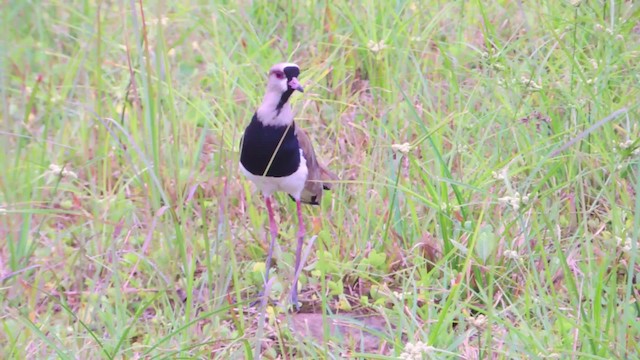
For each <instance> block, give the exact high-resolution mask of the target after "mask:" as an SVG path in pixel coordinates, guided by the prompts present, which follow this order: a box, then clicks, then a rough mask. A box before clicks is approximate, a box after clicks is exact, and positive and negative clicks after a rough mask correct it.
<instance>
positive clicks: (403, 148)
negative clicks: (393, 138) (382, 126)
mask: <svg viewBox="0 0 640 360" xmlns="http://www.w3.org/2000/svg"><path fill="white" fill-rule="evenodd" d="M391 150H393V151H395V152H399V153H401V154H405V155H406V154H408V153H409V151H411V144H409V143H403V144H393V145H391Z"/></svg>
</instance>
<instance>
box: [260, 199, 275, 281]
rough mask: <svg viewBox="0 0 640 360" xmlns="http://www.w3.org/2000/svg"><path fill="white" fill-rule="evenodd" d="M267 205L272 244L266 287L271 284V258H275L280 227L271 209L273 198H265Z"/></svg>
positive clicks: (268, 259) (266, 273)
mask: <svg viewBox="0 0 640 360" xmlns="http://www.w3.org/2000/svg"><path fill="white" fill-rule="evenodd" d="M265 203H266V205H267V211H268V212H269V230H270V232H271V242H270V243H269V251H268V252H267V261H266V263H265V273H264V286H267V282H269V269H270V268H271V257H272V256H273V248H274V246H275V244H276V237H277V236H278V226H277V225H276V219H275V216H274V214H273V208H272V207H271V196H266V197H265ZM263 290H264V288H263Z"/></svg>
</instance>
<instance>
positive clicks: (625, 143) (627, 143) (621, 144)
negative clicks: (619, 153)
mask: <svg viewBox="0 0 640 360" xmlns="http://www.w3.org/2000/svg"><path fill="white" fill-rule="evenodd" d="M631 145H633V141H631V139H627V140H626V141H622V142H619V143H618V147H620V149H627V148H629V146H631Z"/></svg>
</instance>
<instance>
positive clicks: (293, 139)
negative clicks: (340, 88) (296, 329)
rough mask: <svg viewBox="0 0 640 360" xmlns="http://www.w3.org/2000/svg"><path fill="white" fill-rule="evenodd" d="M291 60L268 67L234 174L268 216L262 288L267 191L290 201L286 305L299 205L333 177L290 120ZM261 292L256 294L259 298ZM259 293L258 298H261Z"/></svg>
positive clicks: (274, 231) (295, 84) (313, 200)
mask: <svg viewBox="0 0 640 360" xmlns="http://www.w3.org/2000/svg"><path fill="white" fill-rule="evenodd" d="M299 76H300V67H299V66H298V65H296V64H295V63H286V62H283V63H278V64H275V65H273V66H272V67H271V69H270V70H269V75H268V79H267V86H266V91H265V94H264V97H263V99H262V103H261V104H260V106H259V107H258V109H257V110H256V111H255V113H254V114H253V117H252V118H251V122H250V123H249V125H247V127H246V128H245V130H244V133H243V135H242V139H241V143H240V164H239V167H240V172H241V173H242V174H243V175H244V176H245V177H246V178H247V179H248V180H250V181H251V182H252V183H254V184H255V186H256V187H257V188H258V190H259V191H261V192H262V194H263V197H264V201H265V206H266V208H267V212H268V215H269V231H270V234H271V241H270V244H269V249H268V252H267V259H266V262H265V275H264V286H263V291H264V289H265V287H266V285H267V283H268V281H269V268H270V267H271V258H272V255H273V248H274V246H275V242H276V237H277V235H278V226H277V225H276V221H275V216H274V211H273V195H274V193H276V192H284V193H287V194H288V195H289V197H290V198H291V199H292V200H293V201H295V203H296V210H297V216H298V232H297V247H296V258H295V271H294V274H295V275H294V279H293V284H292V289H291V303H292V304H293V305H294V306H295V307H296V308H297V309H299V303H298V275H299V272H300V257H301V252H302V245H303V242H304V236H305V226H304V220H303V217H302V204H310V205H320V201H321V200H322V193H323V191H324V190H330V189H331V186H332V183H331V181H335V180H337V179H338V177H337V176H336V175H335V174H334V173H333V172H331V171H330V170H328V169H327V168H326V167H325V166H324V165H322V164H321V163H320V162H319V161H318V159H317V157H316V154H315V151H314V150H313V146H312V144H311V140H310V138H309V136H308V135H307V134H306V133H305V132H304V131H303V130H302V129H301V128H300V127H298V126H296V124H295V121H294V114H293V111H292V109H291V104H290V103H289V98H290V97H291V95H293V93H294V92H295V91H299V92H300V93H303V92H304V88H303V87H302V85H301V84H300V81H299V80H298V77H299ZM265 295H266V294H264V293H261V296H265ZM261 296H259V297H261Z"/></svg>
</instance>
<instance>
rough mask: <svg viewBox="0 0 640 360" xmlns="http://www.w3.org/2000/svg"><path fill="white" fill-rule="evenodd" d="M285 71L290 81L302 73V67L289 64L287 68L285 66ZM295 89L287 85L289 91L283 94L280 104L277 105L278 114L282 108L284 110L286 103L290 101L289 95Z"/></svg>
mask: <svg viewBox="0 0 640 360" xmlns="http://www.w3.org/2000/svg"><path fill="white" fill-rule="evenodd" d="M283 72H284V74H285V75H286V76H287V83H289V81H291V79H293V78H294V77H295V78H297V77H298V76H299V75H300V69H298V68H297V67H295V66H287V67H286V68H284V70H283ZM294 91H295V90H294V89H292V88H291V87H290V86H289V85H287V91H285V92H284V93H283V94H282V96H281V97H280V101H278V105H277V106H276V111H277V112H278V114H280V110H282V107H283V106H284V104H286V103H287V101H289V97H291V94H293V92H294Z"/></svg>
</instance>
